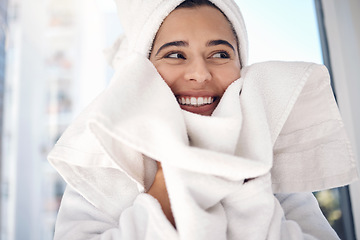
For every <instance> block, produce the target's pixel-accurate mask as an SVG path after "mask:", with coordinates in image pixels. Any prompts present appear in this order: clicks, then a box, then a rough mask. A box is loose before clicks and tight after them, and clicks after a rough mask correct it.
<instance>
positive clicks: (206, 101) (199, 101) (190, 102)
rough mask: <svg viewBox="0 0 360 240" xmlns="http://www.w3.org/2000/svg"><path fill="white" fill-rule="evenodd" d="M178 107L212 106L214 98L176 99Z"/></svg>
mask: <svg viewBox="0 0 360 240" xmlns="http://www.w3.org/2000/svg"><path fill="white" fill-rule="evenodd" d="M177 100H178V102H179V104H180V105H183V106H193V107H201V106H205V105H210V104H212V103H213V102H214V101H215V100H216V97H177Z"/></svg>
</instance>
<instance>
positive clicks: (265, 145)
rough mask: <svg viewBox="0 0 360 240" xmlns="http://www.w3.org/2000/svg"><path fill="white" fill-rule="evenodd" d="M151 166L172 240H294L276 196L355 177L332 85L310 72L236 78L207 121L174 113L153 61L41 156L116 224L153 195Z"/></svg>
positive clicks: (255, 71)
mask: <svg viewBox="0 0 360 240" xmlns="http://www.w3.org/2000/svg"><path fill="white" fill-rule="evenodd" d="M151 159H154V160H157V161H160V162H161V163H162V166H163V170H164V174H165V180H166V184H167V189H168V192H169V197H170V201H171V205H172V211H173V214H174V217H175V221H176V227H177V234H178V235H177V237H178V238H179V239H187V240H188V239H280V238H282V239H289V238H288V237H289V236H290V235H291V236H297V237H298V238H299V239H300V238H302V236H303V235H302V232H301V229H300V228H299V227H296V226H295V227H293V226H292V225H291V224H290V225H289V222H286V221H285V220H284V213H283V209H282V208H281V206H280V205H279V202H278V201H277V200H276V199H275V197H274V195H273V194H274V193H289V192H300V191H315V190H320V189H323V188H331V187H336V186H341V185H344V184H348V183H350V182H352V181H354V180H355V179H357V178H358V173H357V169H356V165H355V162H354V159H353V155H352V153H351V151H350V144H349V141H348V139H347V138H346V134H345V133H344V128H343V124H342V122H341V118H340V115H339V112H338V110H337V107H336V103H335V101H334V99H333V96H332V92H331V89H330V87H329V76H328V74H327V72H326V70H325V68H324V67H322V66H319V65H316V64H311V63H300V62H298V63H285V62H266V63H259V64H255V65H252V66H249V67H246V68H244V69H243V70H242V77H241V78H240V79H239V80H237V81H235V82H234V83H233V84H231V85H230V86H229V87H228V89H227V91H226V92H225V94H224V96H223V97H222V99H221V102H220V103H219V105H218V107H217V109H216V110H215V111H214V113H213V116H211V117H207V116H200V115H196V114H193V113H189V112H186V111H183V110H181V109H180V107H179V104H178V103H177V100H176V98H175V96H174V95H173V94H172V92H171V90H170V88H169V87H168V86H167V85H166V83H165V82H164V81H163V80H162V79H161V77H160V75H159V74H158V73H157V71H156V69H155V68H154V66H153V65H152V64H151V62H150V61H149V60H148V59H146V58H145V57H143V56H140V55H137V54H132V55H130V56H128V57H127V58H122V60H121V64H118V65H117V69H116V73H115V75H114V77H113V79H112V81H111V83H110V85H109V87H108V88H107V89H106V90H105V91H104V92H103V93H102V94H101V95H100V96H99V97H98V98H97V99H95V100H94V102H93V103H91V104H90V106H89V107H88V108H87V109H85V110H84V112H83V113H82V114H81V115H80V116H79V117H78V118H77V120H76V121H75V122H74V123H73V124H72V125H71V126H70V127H69V128H68V130H67V131H66V132H65V133H64V135H63V136H62V137H61V138H60V140H59V141H58V143H57V144H56V146H55V147H54V149H53V150H52V152H51V153H50V154H49V161H50V162H51V164H52V165H53V166H54V167H55V168H56V169H57V170H58V171H59V173H60V174H61V175H62V176H63V177H64V179H65V180H66V181H67V182H68V184H69V185H71V187H72V188H74V189H75V190H76V191H77V192H78V193H80V194H81V195H82V196H83V197H84V198H85V199H86V200H87V201H88V202H90V203H91V204H92V205H93V206H95V207H96V208H97V209H99V210H100V211H102V212H104V213H106V214H108V215H109V216H111V217H113V218H114V219H118V218H119V217H120V216H121V214H122V213H123V212H124V211H125V209H127V208H129V207H131V206H132V205H133V202H134V200H135V199H136V197H137V196H138V195H139V193H141V192H144V191H146V190H147V189H148V188H149V187H150V185H151V181H152V179H153V177H154V174H155V172H156V166H155V162H154V161H152V160H151ZM149 209H150V207H149ZM288 226H291V227H288ZM145 228H146V227H145V226H144V229H145ZM159 234H161V233H159ZM295 239H297V238H295Z"/></svg>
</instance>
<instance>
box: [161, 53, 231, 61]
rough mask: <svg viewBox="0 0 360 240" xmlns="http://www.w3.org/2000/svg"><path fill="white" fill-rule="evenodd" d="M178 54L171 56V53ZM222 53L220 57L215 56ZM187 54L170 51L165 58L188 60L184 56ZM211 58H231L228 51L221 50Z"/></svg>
mask: <svg viewBox="0 0 360 240" xmlns="http://www.w3.org/2000/svg"><path fill="white" fill-rule="evenodd" d="M174 54H176V57H171V55H174ZM217 54H220V57H214V56H215V55H217ZM184 55H185V54H183V53H181V52H170V53H167V54H166V55H165V56H164V58H170V59H183V60H186V57H185V56H184ZM210 58H220V59H228V58H230V54H229V53H228V52H227V51H219V52H215V53H213V54H211V55H210Z"/></svg>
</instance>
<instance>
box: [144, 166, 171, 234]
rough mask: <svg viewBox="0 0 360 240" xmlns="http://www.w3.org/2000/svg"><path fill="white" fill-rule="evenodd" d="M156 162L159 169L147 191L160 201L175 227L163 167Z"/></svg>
mask: <svg viewBox="0 0 360 240" xmlns="http://www.w3.org/2000/svg"><path fill="white" fill-rule="evenodd" d="M156 164H157V168H158V170H157V172H156V175H155V179H154V182H153V184H152V185H151V187H150V189H149V191H148V192H147V193H148V194H150V195H151V196H153V197H154V198H156V199H157V200H158V201H159V203H160V205H161V209H162V210H163V212H164V214H165V216H166V218H167V219H168V220H169V222H170V223H171V224H172V225H173V226H174V227H175V220H174V216H173V214H172V211H171V205H170V200H169V195H168V192H167V190H166V185H165V178H164V173H163V169H162V167H161V163H160V162H156Z"/></svg>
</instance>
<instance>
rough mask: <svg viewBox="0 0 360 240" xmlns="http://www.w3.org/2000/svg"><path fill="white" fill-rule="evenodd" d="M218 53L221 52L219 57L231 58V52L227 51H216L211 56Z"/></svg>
mask: <svg viewBox="0 0 360 240" xmlns="http://www.w3.org/2000/svg"><path fill="white" fill-rule="evenodd" d="M216 54H220V57H219V58H224V59H227V58H230V54H229V53H228V52H226V51H220V52H216V53H214V54H213V55H211V57H214V55H216Z"/></svg>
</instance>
